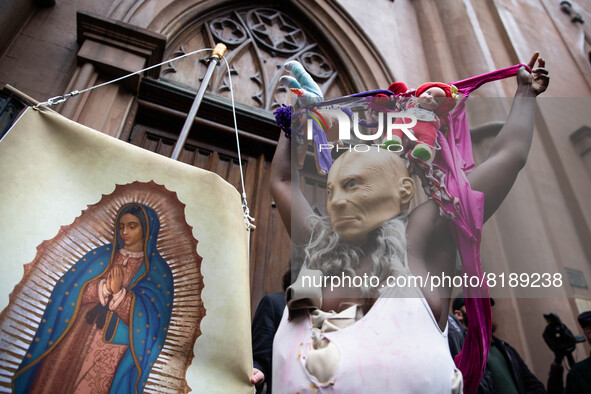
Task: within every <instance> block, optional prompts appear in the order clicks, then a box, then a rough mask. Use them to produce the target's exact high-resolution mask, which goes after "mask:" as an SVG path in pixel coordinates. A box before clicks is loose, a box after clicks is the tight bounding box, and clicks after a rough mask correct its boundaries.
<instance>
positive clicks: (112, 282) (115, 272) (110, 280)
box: [106, 266, 123, 294]
mask: <svg viewBox="0 0 591 394" xmlns="http://www.w3.org/2000/svg"><path fill="white" fill-rule="evenodd" d="M122 284H123V270H122V269H121V267H119V266H115V267H113V269H112V270H111V271H109V273H108V274H107V283H106V286H107V290H108V291H109V292H110V293H111V294H117V293H119V291H120V290H121V285H122Z"/></svg>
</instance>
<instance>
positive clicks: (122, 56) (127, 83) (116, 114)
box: [59, 11, 166, 137]
mask: <svg viewBox="0 0 591 394" xmlns="http://www.w3.org/2000/svg"><path fill="white" fill-rule="evenodd" d="M77 24H78V26H77V30H78V43H79V45H80V49H79V50H78V55H77V59H78V67H77V68H76V70H75V72H74V74H73V77H72V79H71V80H70V83H69V84H68V87H67V89H66V92H64V93H69V92H72V91H74V90H77V91H82V90H84V89H87V88H89V87H92V86H96V85H99V84H101V83H104V82H107V81H110V80H113V79H116V78H118V77H121V76H124V75H127V74H130V73H133V72H135V71H138V70H141V69H143V68H145V67H148V66H150V65H152V64H157V63H159V62H161V61H162V56H163V53H164V48H165V45H166V37H165V36H163V35H161V34H158V33H154V32H152V31H149V30H146V29H142V28H139V27H136V26H133V25H130V24H127V23H122V22H119V21H115V20H111V19H108V18H105V17H102V16H98V15H93V14H91V13H88V12H84V11H79V12H78V14H77ZM158 73H159V68H155V69H152V70H149V71H148V72H146V73H145V74H144V75H146V76H152V77H155V78H157V77H158ZM140 78H141V76H140V75H134V76H132V77H129V78H126V79H124V80H121V81H119V82H116V83H113V84H109V85H105V86H103V87H100V88H97V89H94V90H91V91H88V92H86V93H82V94H80V95H78V96H74V97H72V98H70V99H68V100H67V101H66V102H65V103H64V104H62V105H61V107H60V108H59V111H60V113H62V114H63V115H64V116H66V117H68V118H70V119H72V120H74V121H76V122H79V123H82V124H84V125H86V126H89V127H92V128H94V129H97V130H100V131H102V132H104V133H105V134H109V135H111V136H113V137H119V135H120V133H121V129H122V127H123V124H124V122H125V120H126V118H127V116H128V113H129V109H130V108H131V104H132V102H133V99H134V97H135V96H136V94H137V91H138V88H139V82H140Z"/></svg>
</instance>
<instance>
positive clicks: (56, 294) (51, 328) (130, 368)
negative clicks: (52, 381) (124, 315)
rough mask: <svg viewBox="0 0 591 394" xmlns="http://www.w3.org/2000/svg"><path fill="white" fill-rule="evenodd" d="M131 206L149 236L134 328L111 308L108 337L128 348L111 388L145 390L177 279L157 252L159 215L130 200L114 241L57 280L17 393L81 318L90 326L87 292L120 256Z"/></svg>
mask: <svg viewBox="0 0 591 394" xmlns="http://www.w3.org/2000/svg"><path fill="white" fill-rule="evenodd" d="M129 207H137V208H139V209H140V211H141V214H140V215H139V216H143V217H139V218H140V221H141V222H142V226H143V229H144V236H145V235H146V234H147V235H148V236H147V237H146V236H145V238H144V261H143V264H142V265H141V266H140V268H139V269H138V271H137V272H136V273H135V275H134V277H133V278H132V280H131V282H130V284H129V286H128V288H127V294H128V295H130V296H131V307H130V312H129V316H128V319H127V320H128V321H129V326H128V325H127V324H125V323H124V321H123V320H122V319H120V318H119V317H118V315H117V314H116V313H113V312H111V311H109V312H108V313H107V316H106V323H105V325H104V332H103V340H104V341H105V342H107V343H113V344H120V345H127V346H128V348H127V350H126V351H125V353H124V355H123V357H122V359H121V360H120V362H119V365H118V367H117V370H116V373H115V376H114V378H113V382H112V384H111V389H110V392H111V393H141V392H142V391H143V387H144V385H145V383H146V380H147V378H148V375H149V373H150V370H151V368H152V366H153V364H154V362H155V361H156V359H157V358H158V355H159V353H160V350H161V349H162V346H163V344H164V341H165V339H166V334H167V330H168V325H169V322H170V315H171V311H172V301H173V281H172V273H171V271H170V268H169V267H168V264H167V263H166V262H165V261H164V259H163V258H162V257H161V256H160V254H159V253H158V251H157V250H156V242H157V240H158V232H159V228H160V222H159V220H158V216H157V215H156V213H155V212H154V211H153V210H152V209H150V208H148V207H146V206H143V205H140V204H130V205H126V206H124V207H122V209H121V210H120V211H119V213H118V215H117V221H116V226H115V232H116V236H115V242H114V243H113V244H108V245H104V246H101V247H99V248H96V249H94V250H92V251H90V252H89V253H87V254H86V255H85V256H83V257H82V258H81V259H80V260H79V261H77V262H76V263H75V264H74V265H73V266H72V267H71V268H70V269H69V270H68V271H67V272H66V273H65V274H64V275H63V276H62V277H61V278H60V279H59V280H58V282H57V284H56V285H55V287H54V289H53V291H52V293H51V296H50V298H49V300H48V303H47V306H46V308H45V312H44V313H43V317H42V319H41V323H40V324H39V327H38V328H37V332H36V333H35V336H34V339H33V341H32V342H31V345H30V346H29V349H28V350H27V353H26V355H25V358H24V359H23V361H22V363H21V365H20V366H19V368H18V370H17V371H16V373H15V376H14V378H13V388H14V392H15V393H24V392H28V391H29V389H30V387H31V385H32V383H33V382H34V380H35V376H36V374H37V371H38V370H39V367H40V366H41V365H42V363H43V360H44V359H45V357H46V356H48V355H49V354H51V352H52V351H53V350H54V349H55V348H56V346H57V345H58V344H59V343H60V341H62V339H63V338H64V337H65V336H66V335H67V334H68V332H69V331H70V329H71V328H72V327H73V326H74V325H75V324H76V323H77V322H78V323H79V324H87V323H86V322H85V321H84V316H82V315H81V314H79V313H78V312H79V310H80V306H81V301H82V296H83V294H84V290H85V288H86V287H87V286H88V285H89V284H90V283H93V282H95V281H98V280H100V279H101V277H104V274H106V273H107V272H108V270H109V268H110V267H111V265H112V263H113V261H114V256H115V254H116V253H117V251H118V250H119V249H120V248H121V247H122V246H123V240H122V239H121V237H120V235H119V219H120V217H121V216H122V215H123V214H125V213H126V208H129ZM127 213H129V212H127ZM136 216H137V215H136ZM73 351H76V349H73Z"/></svg>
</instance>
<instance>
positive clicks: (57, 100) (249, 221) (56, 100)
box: [33, 48, 256, 232]
mask: <svg viewBox="0 0 591 394" xmlns="http://www.w3.org/2000/svg"><path fill="white" fill-rule="evenodd" d="M215 50H216V48H204V49H197V50H195V51H192V52H189V53H185V54H184V55H180V56H177V57H175V58H172V59H169V60H166V61H164V62H161V63H158V64H155V65H152V66H150V67H146V68H143V69H141V70H138V71H135V72H133V73H130V74H127V75H124V76H122V77H119V78H115V79H113V80H111V81H107V82H104V83H101V84H98V85H95V86H91V87H89V88H86V89H83V90H74V91H71V92H69V93H66V94H64V95H61V96H55V97H52V98H50V99H48V100H47V101H44V102H42V103H39V104H37V105H35V106H33V109H34V110H40V109H42V108H41V107H42V106H53V105H58V104H62V103H65V102H66V101H67V100H68V99H69V98H71V97H74V96H78V95H80V94H82V93H86V92H89V91H91V90H94V89H97V88H100V87H103V86H106V85H110V84H112V83H116V82H119V81H121V80H123V79H125V78H129V77H131V76H134V75H137V74H140V73H143V72H144V71H148V70H151V69H153V68H156V67H160V66H162V65H164V64H168V63H172V62H173V61H175V60H179V59H182V58H185V57H188V56H192V55H195V54H197V53H200V52H205V51H215ZM221 58H222V59H223V60H224V62H225V64H226V70H227V72H228V80H229V85H230V98H231V102H232V117H233V121H234V132H235V134H236V148H237V153H238V166H239V168H240V182H241V186H242V194H241V197H242V213H243V216H244V225H245V226H246V229H247V230H248V231H249V232H250V231H252V230H254V229H256V226H255V225H254V221H255V219H254V218H253V217H252V216H250V209H249V208H248V201H247V199H246V188H245V186H244V170H243V168H242V155H241V151H240V140H239V138H238V123H237V121H236V106H235V103H234V88H233V87H232V74H231V72H230V65H229V64H228V61H227V60H226V58H225V57H221ZM202 83H208V81H205V80H204V81H203V82H202Z"/></svg>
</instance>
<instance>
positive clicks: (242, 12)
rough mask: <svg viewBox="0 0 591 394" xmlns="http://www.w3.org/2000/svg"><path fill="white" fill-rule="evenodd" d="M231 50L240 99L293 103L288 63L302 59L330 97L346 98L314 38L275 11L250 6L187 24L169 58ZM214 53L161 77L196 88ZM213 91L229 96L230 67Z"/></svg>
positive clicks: (256, 103)
mask: <svg viewBox="0 0 591 394" xmlns="http://www.w3.org/2000/svg"><path fill="white" fill-rule="evenodd" d="M219 42H221V43H223V44H225V45H226V46H227V47H228V51H227V52H226V55H225V58H226V60H227V61H228V64H229V66H230V72H231V75H232V85H233V88H234V97H235V99H236V101H238V102H240V103H243V104H246V105H248V106H251V107H255V108H260V109H263V110H267V111H269V110H273V109H275V108H276V107H278V106H280V105H281V103H287V102H289V99H290V98H289V96H288V94H287V93H288V92H287V89H286V88H285V87H283V86H281V85H280V84H279V78H280V77H281V76H282V75H284V74H285V72H284V71H283V64H284V63H285V62H286V61H288V60H292V59H295V60H298V61H299V62H300V63H302V64H303V65H304V67H305V68H306V70H307V71H308V72H309V73H310V74H311V75H312V77H313V78H314V79H315V80H316V81H317V82H318V83H319V85H320V87H321V88H322V90H323V92H324V95H325V97H326V98H329V97H338V96H342V95H344V94H347V93H348V91H347V88H346V86H348V85H347V83H346V81H344V77H343V76H342V75H340V74H339V73H338V72H337V69H336V67H335V64H334V62H333V61H331V59H330V55H329V54H328V53H327V52H326V51H325V50H324V48H322V47H321V45H319V44H318V42H317V41H316V40H314V39H313V37H312V35H311V34H310V33H309V32H307V31H306V30H305V29H304V28H302V26H301V25H300V24H299V23H298V22H296V21H295V20H293V19H292V18H290V17H289V16H288V15H286V14H285V13H283V12H281V11H279V10H276V9H271V8H249V9H239V10H233V11H225V12H222V13H218V14H216V15H211V14H210V15H209V16H207V17H205V18H203V19H201V20H196V21H195V22H193V23H191V24H189V25H187V26H186V27H185V28H184V29H182V30H181V31H180V32H179V33H177V34H176V35H175V36H174V37H173V38H172V39H171V42H170V44H169V45H168V50H167V54H166V57H165V58H166V59H172V58H174V57H176V56H179V55H182V54H185V53H189V52H191V51H194V50H197V49H200V48H213V47H214V46H215V44H217V43H219ZM209 54H210V52H203V54H197V55H195V56H189V57H186V58H183V59H179V60H176V61H174V62H172V63H170V65H169V66H167V67H164V68H163V69H162V71H161V79H163V80H166V81H170V82H173V83H175V84H180V85H183V86H186V87H188V88H190V89H192V90H196V89H197V88H198V86H199V83H200V82H201V81H200V80H198V79H199V78H202V76H203V75H204V74H205V70H206V67H207V66H206V59H207V57H208V56H209ZM208 90H209V91H210V92H213V93H215V94H217V95H220V96H223V97H226V98H229V97H230V83H229V81H228V75H227V70H226V66H225V64H222V65H221V66H220V67H218V68H217V70H216V72H215V73H214V76H213V77H212V80H211V82H210V85H209V89H208Z"/></svg>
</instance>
